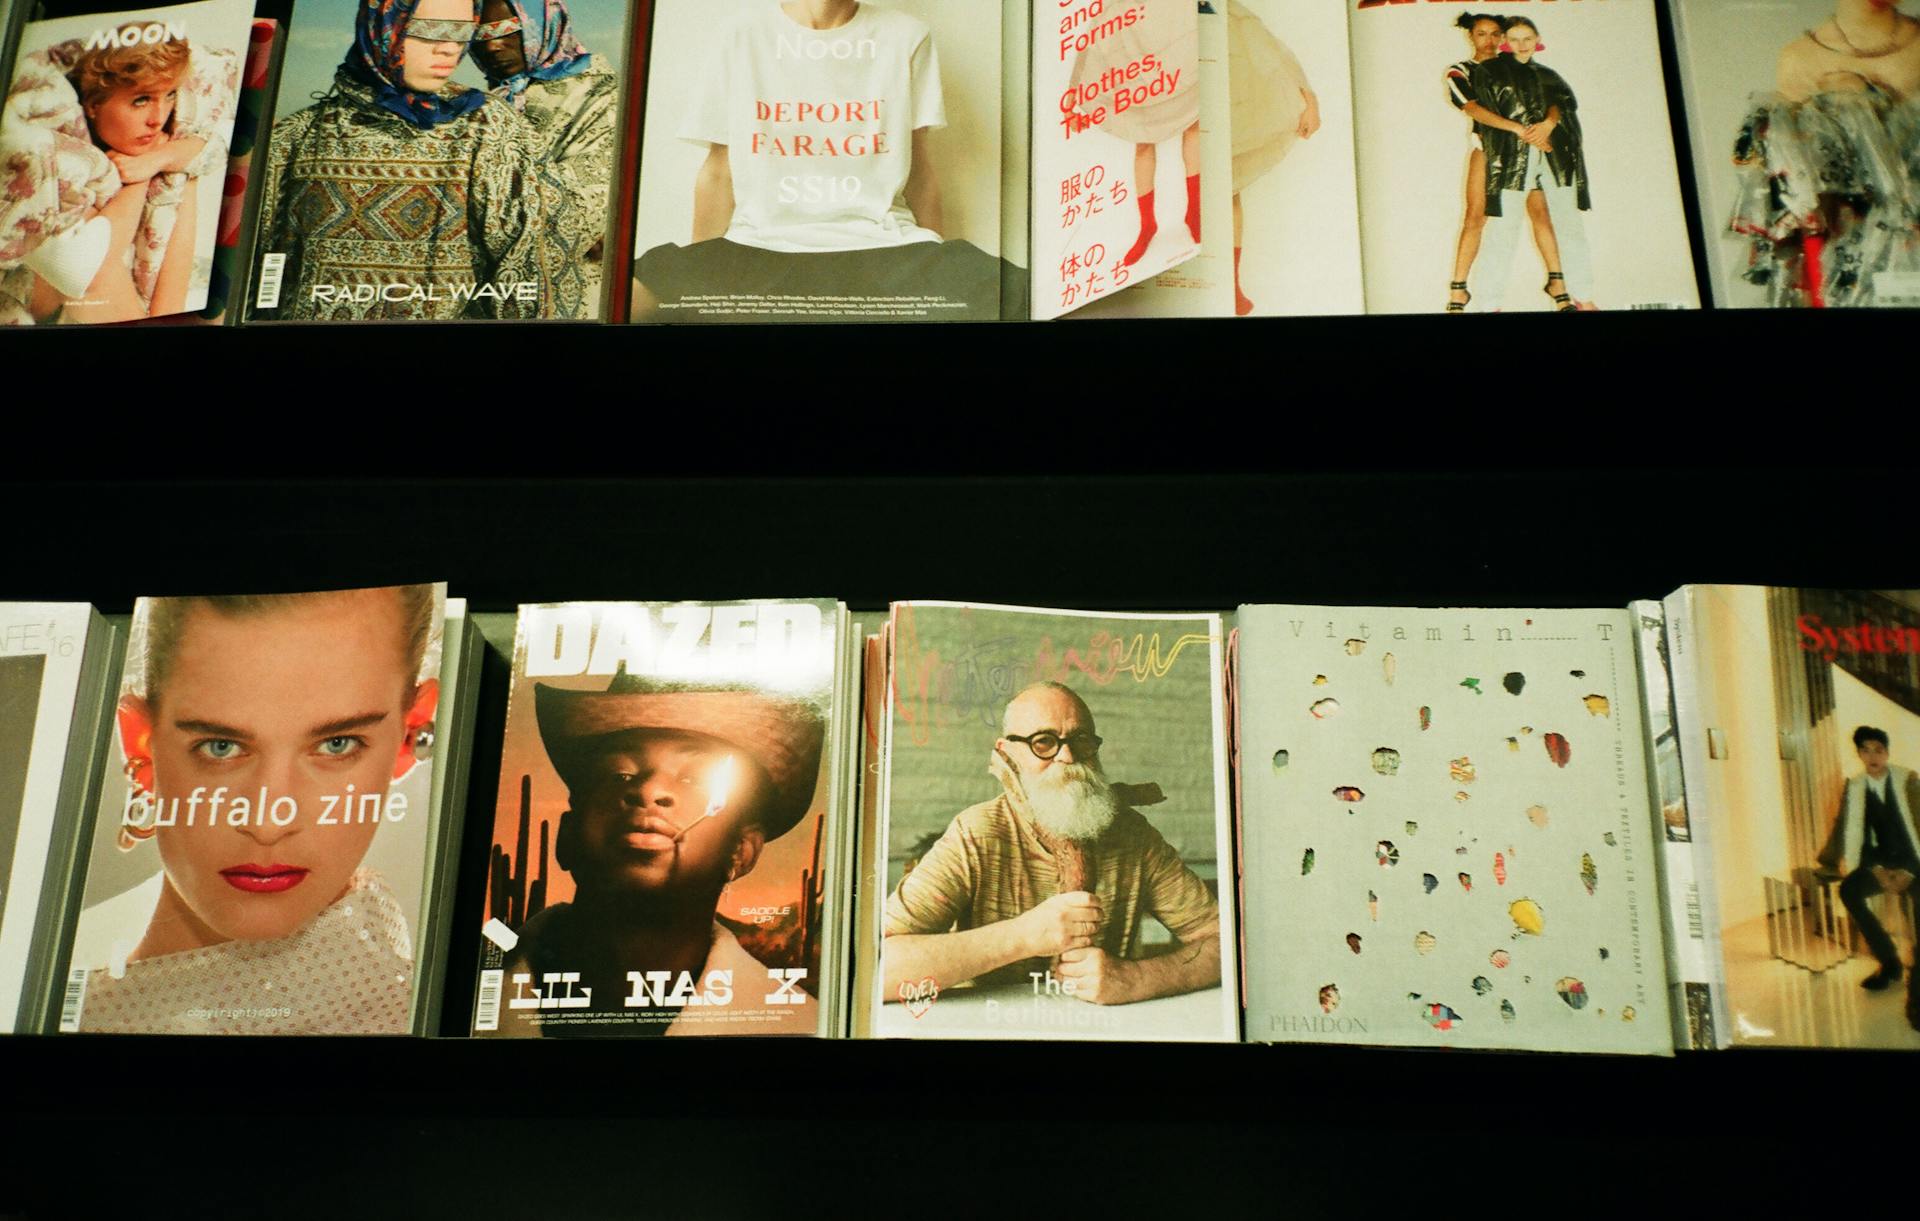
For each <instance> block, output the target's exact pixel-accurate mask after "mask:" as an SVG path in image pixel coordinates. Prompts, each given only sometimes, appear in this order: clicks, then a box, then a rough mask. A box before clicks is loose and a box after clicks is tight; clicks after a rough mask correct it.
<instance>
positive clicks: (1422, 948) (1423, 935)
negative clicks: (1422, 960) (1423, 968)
mask: <svg viewBox="0 0 1920 1221" xmlns="http://www.w3.org/2000/svg"><path fill="white" fill-rule="evenodd" d="M1439 944H1440V939H1439V938H1438V937H1435V936H1434V935H1433V934H1432V933H1429V932H1428V931H1427V930H1425V929H1421V930H1420V931H1419V932H1417V933H1415V934H1414V935H1413V948H1414V950H1415V951H1417V952H1418V953H1421V954H1431V953H1433V947H1434V946H1436V945H1439Z"/></svg>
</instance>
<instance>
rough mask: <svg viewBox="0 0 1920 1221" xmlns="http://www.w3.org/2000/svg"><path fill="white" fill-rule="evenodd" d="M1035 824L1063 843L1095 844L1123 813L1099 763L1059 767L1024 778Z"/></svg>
mask: <svg viewBox="0 0 1920 1221" xmlns="http://www.w3.org/2000/svg"><path fill="white" fill-rule="evenodd" d="M1021 782H1022V783H1023V784H1024V785H1025V787H1026V791H1027V806H1028V808H1029V809H1030V810H1031V811H1032V812H1033V821H1035V822H1036V823H1039V824H1040V826H1041V828H1042V829H1043V830H1045V831H1047V832H1048V833H1049V834H1051V835H1055V836H1058V837H1059V838H1061V839H1072V840H1091V839H1097V838H1099V836H1100V833H1101V832H1103V831H1105V830H1106V829H1107V828H1108V827H1110V826H1112V825H1113V820H1114V819H1115V818H1116V817H1118V815H1119V813H1120V803H1119V802H1118V801H1117V800H1115V798H1114V795H1113V787H1112V786H1111V785H1109V784H1108V783H1107V778H1106V777H1105V776H1103V775H1101V774H1100V766H1099V764H1097V763H1056V764H1054V765H1053V766H1052V767H1050V768H1047V769H1046V770H1045V771H1043V772H1041V773H1040V774H1039V775H1037V776H1023V777H1021Z"/></svg>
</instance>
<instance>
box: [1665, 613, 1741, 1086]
mask: <svg viewBox="0 0 1920 1221" xmlns="http://www.w3.org/2000/svg"><path fill="white" fill-rule="evenodd" d="M1697 601H1698V599H1697V593H1696V589H1695V587H1694V586H1691V585H1686V586H1682V587H1681V588H1680V589H1678V590H1675V591H1674V592H1673V593H1672V594H1669V595H1668V596H1667V598H1666V602H1665V611H1666V637H1667V664H1668V669H1669V674H1670V675H1671V677H1672V680H1673V710H1674V732H1675V736H1676V737H1677V738H1678V739H1679V742H1680V768H1681V776H1682V780H1683V792H1684V794H1685V801H1686V805H1687V826H1688V829H1689V838H1690V840H1691V842H1690V843H1689V844H1686V845H1676V846H1675V847H1678V848H1680V851H1678V852H1673V853H1672V854H1671V855H1670V857H1669V865H1670V867H1671V868H1672V869H1673V870H1674V871H1675V872H1676V873H1679V872H1680V871H1681V870H1683V869H1684V870H1685V871H1686V873H1687V874H1690V875H1691V885H1690V886H1688V885H1687V884H1686V883H1685V882H1682V883H1681V886H1682V890H1680V891H1679V892H1678V897H1677V899H1676V898H1674V897H1672V896H1671V895H1670V898H1669V906H1668V919H1669V920H1670V921H1671V922H1672V923H1671V925H1670V926H1669V932H1670V933H1671V938H1670V940H1671V941H1672V943H1673V944H1674V945H1676V946H1678V945H1681V944H1683V943H1688V942H1694V941H1697V942H1698V943H1699V949H1698V952H1697V953H1696V954H1694V955H1692V958H1693V961H1694V962H1695V963H1696V965H1695V966H1693V967H1691V968H1690V969H1689V971H1688V973H1687V974H1685V975H1682V976H1679V977H1677V978H1676V979H1675V980H1674V984H1675V986H1676V988H1677V989H1678V990H1679V1002H1680V1008H1679V1010H1678V1013H1677V1020H1680V1021H1688V1020H1689V1015H1690V1014H1692V1013H1695V1012H1699V1013H1702V1014H1704V1022H1703V1023H1701V1024H1700V1026H1701V1028H1700V1029H1699V1030H1698V1032H1697V1033H1694V1032H1692V1031H1690V1034H1689V1039H1688V1045H1689V1046H1691V1047H1695V1048H1699V1049H1702V1050H1705V1049H1718V1048H1725V1047H1729V1046H1732V1042H1733V1040H1732V1033H1731V1022H1730V1016H1729V1014H1728V1011H1727V997H1726V970H1725V959H1724V958H1723V957H1722V955H1721V951H1720V908H1719V904H1718V902H1717V901H1716V894H1715V888H1714V878H1713V847H1712V845H1713V813H1714V811H1713V808H1712V804H1711V802H1709V800H1708V798H1707V784H1706V769H1705V767H1704V763H1705V761H1706V759H1707V758H1708V746H1707V729H1706V721H1705V710H1704V709H1703V708H1702V707H1701V691H1700V673H1699V660H1698V658H1699V653H1700V650H1699V620H1698V618H1697V617H1696V615H1695V613H1694V612H1695V608H1696V605H1697ZM1696 924H1697V927H1698V929H1699V935H1698V937H1695V935H1694V932H1693V930H1694V928H1695V926H1696Z"/></svg>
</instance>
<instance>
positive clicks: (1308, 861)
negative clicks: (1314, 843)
mask: <svg viewBox="0 0 1920 1221" xmlns="http://www.w3.org/2000/svg"><path fill="white" fill-rule="evenodd" d="M1312 872H1313V849H1311V848H1309V849H1307V850H1306V851H1305V852H1303V853H1301V854H1300V876H1301V877H1303V878H1304V877H1306V876H1307V875H1308V874H1310V873H1312Z"/></svg>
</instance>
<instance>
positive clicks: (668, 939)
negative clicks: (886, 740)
mask: <svg viewBox="0 0 1920 1221" xmlns="http://www.w3.org/2000/svg"><path fill="white" fill-rule="evenodd" d="M840 632H841V615H840V612H839V607H838V605H837V604H836V603H833V602H735V603H721V604H715V605H695V604H690V603H677V604H675V603H660V604H645V603H562V604H551V605H530V606H523V607H521V609H520V617H519V623H518V627H517V630H516V634H515V641H514V664H513V689H512V693H511V696H510V703H509V707H508V712H507V728H506V736H505V746H504V753H503V756H502V759H501V767H500V794H499V801H498V804H497V807H496V812H495V816H494V821H493V847H492V851H491V853H490V855H489V859H488V869H487V879H486V894H487V899H486V911H485V916H484V921H485V923H484V926H483V928H482V929H481V937H482V940H481V955H480V963H479V987H478V989H477V992H476V1002H475V1010H474V1021H473V1033H474V1034H475V1035H476V1036H487V1037H505V1038H609V1037H646V1036H654V1035H813V1034H819V1033H825V1032H826V1031H825V1027H826V1020H825V1012H824V1011H825V1009H826V1008H827V1007H828V1005H829V1004H830V1003H831V1001H832V999H833V998H831V997H829V996H826V995H824V993H825V991H826V988H825V986H824V981H823V978H822V973H821V961H822V946H823V939H824V938H826V937H828V936H830V933H829V932H828V930H827V926H826V922H825V920H824V919H823V909H824V908H826V906H827V901H828V896H827V874H828V872H829V871H828V870H827V869H825V868H823V863H824V862H831V861H832V860H833V859H834V853H833V851H832V849H831V843H832V837H833V834H834V829H833V828H831V827H830V826H829V822H830V819H829V813H830V811H832V810H834V809H836V808H838V806H837V801H836V797H837V795H836V794H835V792H834V784H833V780H834V767H833V764H832V762H831V754H832V746H831V743H832V742H833V741H835V740H836V735H837V734H838V732H839V730H838V729H837V727H835V726H834V725H832V724H831V720H832V717H833V716H834V714H835V709H834V705H833V700H834V691H835V686H836V675H837V672H838V667H839V663H838V661H837V657H838V650H839V649H840V648H841V647H842V645H843V644H844V641H843V640H842V639H841V638H840ZM834 906H835V908H836V909H837V907H838V905H837V904H835V905H834Z"/></svg>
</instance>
